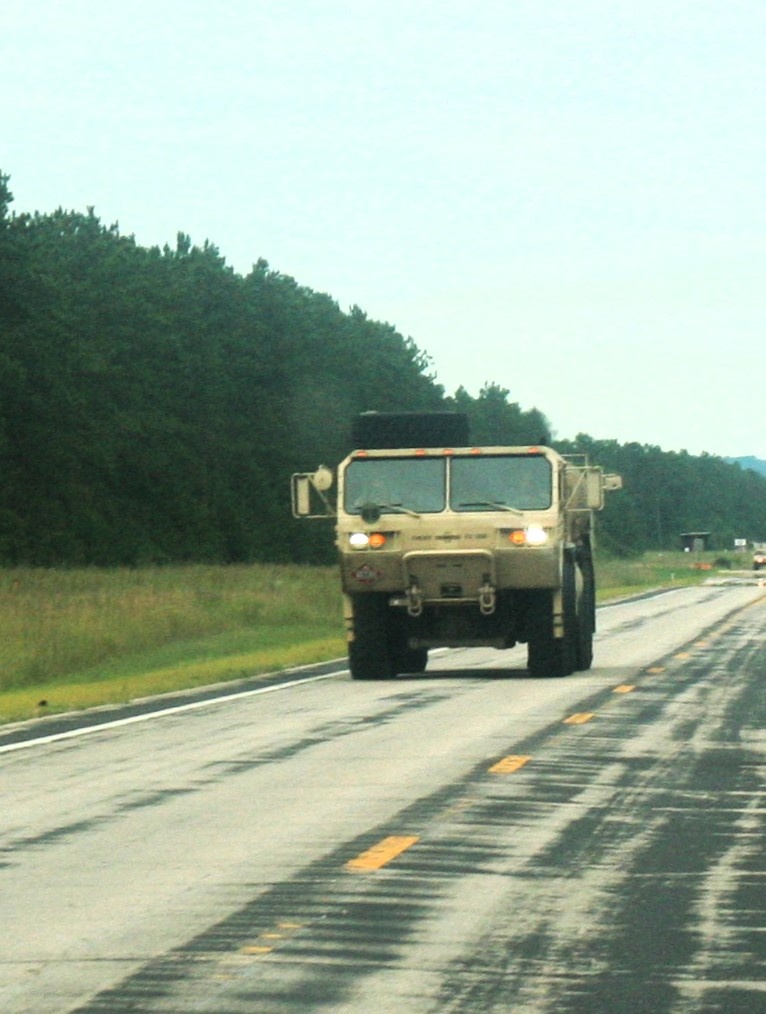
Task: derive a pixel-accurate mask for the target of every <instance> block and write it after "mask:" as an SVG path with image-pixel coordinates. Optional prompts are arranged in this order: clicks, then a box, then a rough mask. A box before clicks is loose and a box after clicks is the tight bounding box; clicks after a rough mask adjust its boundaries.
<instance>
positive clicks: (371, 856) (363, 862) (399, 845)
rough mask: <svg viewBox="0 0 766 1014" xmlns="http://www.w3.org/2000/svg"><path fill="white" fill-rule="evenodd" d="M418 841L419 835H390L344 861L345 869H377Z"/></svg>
mask: <svg viewBox="0 0 766 1014" xmlns="http://www.w3.org/2000/svg"><path fill="white" fill-rule="evenodd" d="M419 841H420V836H419V835H414V834H403V835H396V834H395V835H391V836H390V837H388V838H384V839H383V841H380V842H378V844H377V845H373V846H372V848H371V849H367V851H366V852H362V854H361V855H358V856H357V857H356V859H350V860H349V861H348V862H347V863H346V869H347V870H352V871H354V872H360V873H366V872H369V871H371V870H379V869H380V868H381V867H382V866H385V865H386V864H387V863H390V862H391V861H392V860H393V859H396V857H397V856H400V855H401V854H402V852H405V851H406V850H407V849H408V848H410V847H411V846H412V845H414V844H415V843H416V842H419Z"/></svg>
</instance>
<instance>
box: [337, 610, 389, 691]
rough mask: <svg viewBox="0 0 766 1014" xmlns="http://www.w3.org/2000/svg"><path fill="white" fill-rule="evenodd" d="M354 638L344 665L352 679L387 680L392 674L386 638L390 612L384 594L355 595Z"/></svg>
mask: <svg viewBox="0 0 766 1014" xmlns="http://www.w3.org/2000/svg"><path fill="white" fill-rule="evenodd" d="M353 606H354V639H353V641H350V642H349V645H348V664H349V669H350V671H351V678H352V679H354V680H388V679H392V678H393V677H394V676H395V675H396V671H397V670H396V666H395V664H394V659H393V656H392V652H391V644H390V637H389V627H390V612H389V608H388V603H387V601H386V596H385V595H375V594H370V595H355V596H354V598H353Z"/></svg>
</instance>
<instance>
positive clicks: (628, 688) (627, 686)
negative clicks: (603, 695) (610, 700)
mask: <svg viewBox="0 0 766 1014" xmlns="http://www.w3.org/2000/svg"><path fill="white" fill-rule="evenodd" d="M635 689H636V687H635V685H634V684H631V683H622V684H620V686H619V687H615V688H614V690H613V691H612V693H613V694H630V693H632V692H633V691H634V690H635Z"/></svg>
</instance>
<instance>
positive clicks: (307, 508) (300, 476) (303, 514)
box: [291, 465, 334, 518]
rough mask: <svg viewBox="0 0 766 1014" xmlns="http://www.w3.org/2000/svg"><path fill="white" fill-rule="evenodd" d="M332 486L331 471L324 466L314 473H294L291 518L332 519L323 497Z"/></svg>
mask: <svg viewBox="0 0 766 1014" xmlns="http://www.w3.org/2000/svg"><path fill="white" fill-rule="evenodd" d="M332 484H333V474H332V469H330V468H328V467H327V466H326V465H320V466H319V468H318V469H317V470H316V472H296V473H295V475H293V477H292V486H291V494H292V496H291V499H292V505H293V517H295V518H326V517H332V516H333V514H334V511H333V508H332V506H331V504H330V503H329V502H328V500H327V497H326V496H325V493H326V492H327V490H329V489H330V488H331V487H332Z"/></svg>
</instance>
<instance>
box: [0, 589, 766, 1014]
mask: <svg viewBox="0 0 766 1014" xmlns="http://www.w3.org/2000/svg"><path fill="white" fill-rule="evenodd" d="M765 632H766V598H764V592H763V589H759V588H757V587H755V586H754V585H742V586H736V585H733V586H730V587H727V586H720V587H719V586H705V587H701V588H693V589H684V590H677V591H673V592H669V593H665V594H661V595H656V596H650V597H647V598H644V599H641V600H636V601H631V602H625V603H620V604H616V605H612V606H610V607H608V608H604V609H601V610H600V612H599V634H598V636H597V640H596V658H595V666H594V669H593V670H592V671H590V672H588V673H579V674H576V675H574V676H571V677H568V678H566V679H563V680H531V679H529V678H528V676H527V674H526V671H525V670H524V668H523V664H524V655H523V652H521V651H519V650H514V651H512V652H504V653H499V652H493V651H490V650H479V649H473V650H460V651H452V652H444V653H439V654H437V655H436V656H435V657H433V658H432V659H431V662H430V664H429V670H428V672H427V673H426V674H425V675H424V676H419V677H412V678H408V677H403V678H400V679H398V680H395V681H391V682H384V683H354V682H352V681H350V680H349V679H348V676H347V674H345V673H343V672H342V671H339V672H337V673H331V672H330V673H327V672H326V673H323V674H322V676H321V678H319V679H313V678H311V674H310V673H307V672H304V673H302V674H296V675H295V678H294V679H289V680H287V681H285V679H284V677H280V678H279V679H278V680H274V681H269V680H266V681H261V682H259V683H253V685H252V686H251V687H249V688H248V689H247V690H246V692H244V693H241V694H238V695H236V696H230V697H229V698H227V699H224V700H218V701H215V700H206V701H192V700H189V701H187V702H182V703H180V704H179V702H174V707H173V708H172V709H169V710H166V711H165V712H164V713H159V714H152V713H150V712H147V713H144V714H140V715H133V716H132V717H130V718H128V719H127V720H122V718H121V716H120V715H110V716H109V719H110V720H109V721H108V722H106V723H104V724H103V725H101V726H100V727H98V728H93V727H91V728H90V729H83V730H78V729H76V728H69V729H66V730H65V729H63V728H62V727H60V726H59V725H58V724H57V723H54V722H52V721H48V722H42V723H38V725H36V726H35V729H34V733H35V736H36V738H33V739H26V740H24V739H22V738H21V733H22V732H24V735H29V734H30V731H24V730H8V732H7V733H5V734H4V735H0V767H2V797H3V811H2V813H3V816H2V833H1V836H0V906H1V908H0V911H2V916H3V918H2V920H1V921H0V1010H2V1011H3V1012H7V1014H20V1012H29V1014H52V1012H56V1014H58V1012H65V1011H75V1010H76V1011H80V1012H85V1011H87V1012H96V1011H99V1012H103V1014H106V1012H109V1014H117V1012H121V1011H132V1012H137V1011H145V1012H170V1011H173V1012H178V1014H190V1012H192V1011H205V1012H209V1014H224V1012H231V1014H235V1012H258V1014H260V1012H274V1014H278V1012H286V1011H292V1012H297V1011H306V1010H312V1009H315V1010H320V1009H325V1010H332V1011H357V1012H366V1011H394V1010H396V1011H408V1012H410V1011H412V1012H420V1011H422V1012H425V1011H434V1012H436V1011H471V1012H480V1011H514V1012H515V1011H530V1012H549V1011H550V1012H553V1011H556V1012H557V1014H560V1012H565V1011H578V1012H580V1011H581V1012H586V1011H587V1012H589V1014H595V1012H604V1014H607V1012H608V1014H619V1012H622V1011H625V1012H626V1014H627V1012H631V1014H632V1012H639V1011H647V1012H652V1014H661V1012H664V1011H668V1012H671V1011H672V1012H683V1011H705V1012H707V1011H716V1010H720V1011H725V1012H738V1011H743V1012H744V1011H747V1012H748V1014H750V1012H753V1011H756V1010H760V1009H762V1010H766V969H765V968H764V959H763V955H764V934H765V933H766V905H765V904H764V901H765V900H766V899H765V898H764V884H765V883H766V880H765V878H764V873H765V870H764V859H763V850H762V842H763V821H764V800H763V794H764V788H763V786H764V773H765V772H766V732H764V728H766V702H765V701H764V676H766V633H765Z"/></svg>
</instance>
